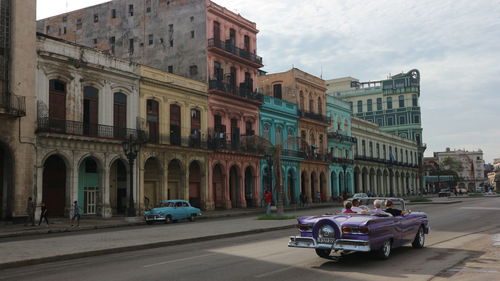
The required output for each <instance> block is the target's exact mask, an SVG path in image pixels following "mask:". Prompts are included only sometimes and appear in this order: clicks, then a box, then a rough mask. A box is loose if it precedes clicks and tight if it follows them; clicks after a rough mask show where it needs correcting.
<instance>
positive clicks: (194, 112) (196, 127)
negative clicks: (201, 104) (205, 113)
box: [191, 109, 201, 145]
mask: <svg viewBox="0 0 500 281" xmlns="http://www.w3.org/2000/svg"><path fill="white" fill-rule="evenodd" d="M191 139H192V140H191V142H192V145H193V144H197V145H199V144H200V143H199V141H200V140H201V112H200V111H199V110H198V109H191Z"/></svg>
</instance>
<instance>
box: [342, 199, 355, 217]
mask: <svg viewBox="0 0 500 281" xmlns="http://www.w3.org/2000/svg"><path fill="white" fill-rule="evenodd" d="M351 208H352V203H351V201H344V210H343V211H342V214H356V212H354V211H353V210H352V209H351Z"/></svg>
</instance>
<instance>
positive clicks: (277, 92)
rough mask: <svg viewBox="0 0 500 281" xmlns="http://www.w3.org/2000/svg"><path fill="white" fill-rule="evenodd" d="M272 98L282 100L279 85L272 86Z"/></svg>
mask: <svg viewBox="0 0 500 281" xmlns="http://www.w3.org/2000/svg"><path fill="white" fill-rule="evenodd" d="M273 96H274V98H276V99H282V95H281V84H274V85H273Z"/></svg>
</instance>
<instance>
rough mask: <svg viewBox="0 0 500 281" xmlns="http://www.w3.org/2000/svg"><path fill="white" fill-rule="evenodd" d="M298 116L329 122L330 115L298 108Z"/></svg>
mask: <svg viewBox="0 0 500 281" xmlns="http://www.w3.org/2000/svg"><path fill="white" fill-rule="evenodd" d="M299 116H300V117H306V118H310V119H314V120H318V121H322V122H326V123H330V117H328V116H325V115H322V114H318V113H314V112H310V111H304V110H299Z"/></svg>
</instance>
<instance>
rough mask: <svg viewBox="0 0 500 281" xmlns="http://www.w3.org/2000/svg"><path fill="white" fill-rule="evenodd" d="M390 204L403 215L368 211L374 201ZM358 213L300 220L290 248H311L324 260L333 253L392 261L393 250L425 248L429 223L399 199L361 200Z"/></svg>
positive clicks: (425, 216)
mask: <svg viewBox="0 0 500 281" xmlns="http://www.w3.org/2000/svg"><path fill="white" fill-rule="evenodd" d="M387 199H389V200H391V201H392V202H393V203H395V204H394V205H395V206H397V208H398V209H399V210H404V211H405V212H404V213H403V214H402V215H396V216H393V215H392V214H390V213H387V212H384V211H381V210H373V209H369V207H370V206H372V205H373V202H374V200H381V201H385V200H387ZM360 201H361V204H362V207H365V208H366V209H363V208H359V210H358V211H359V212H358V213H342V212H338V213H336V214H327V215H324V216H313V217H301V218H298V219H297V221H298V224H297V228H298V231H299V233H300V235H299V236H291V237H290V241H289V242H288V246H289V247H298V248H312V249H315V251H316V254H317V255H318V256H320V257H322V258H327V259H329V258H331V254H332V253H334V252H340V253H341V254H342V253H346V252H373V253H374V254H376V256H378V257H379V258H381V259H387V258H389V256H390V254H391V250H392V249H393V248H397V247H401V246H404V245H406V244H411V245H412V246H413V248H423V247H424V243H425V234H428V233H429V220H428V218H427V215H426V214H425V213H422V212H411V211H407V210H406V208H405V202H404V200H403V199H399V198H374V197H370V198H361V199H360Z"/></svg>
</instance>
